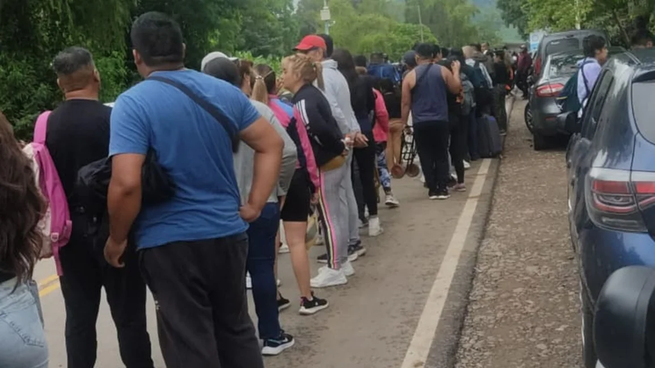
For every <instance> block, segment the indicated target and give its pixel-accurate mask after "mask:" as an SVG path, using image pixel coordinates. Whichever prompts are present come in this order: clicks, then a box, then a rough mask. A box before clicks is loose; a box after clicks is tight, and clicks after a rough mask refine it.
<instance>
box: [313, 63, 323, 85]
mask: <svg viewBox="0 0 655 368" xmlns="http://www.w3.org/2000/svg"><path fill="white" fill-rule="evenodd" d="M313 66H314V70H315V71H316V85H318V88H319V89H320V90H321V91H324V92H325V82H324V81H323V64H321V63H320V62H314V65H313Z"/></svg>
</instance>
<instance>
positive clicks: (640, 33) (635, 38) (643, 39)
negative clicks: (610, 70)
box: [630, 29, 655, 47]
mask: <svg viewBox="0 0 655 368" xmlns="http://www.w3.org/2000/svg"><path fill="white" fill-rule="evenodd" d="M649 42H650V43H651V44H652V43H655V37H653V33H652V32H651V31H649V30H647V29H639V30H637V31H636V32H635V33H634V34H633V35H632V38H631V39H630V45H631V46H633V47H635V46H641V47H646V46H648V43H649Z"/></svg>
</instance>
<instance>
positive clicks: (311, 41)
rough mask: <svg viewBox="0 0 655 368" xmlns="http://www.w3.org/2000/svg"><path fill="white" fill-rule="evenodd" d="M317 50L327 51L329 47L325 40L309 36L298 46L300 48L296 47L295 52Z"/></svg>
mask: <svg viewBox="0 0 655 368" xmlns="http://www.w3.org/2000/svg"><path fill="white" fill-rule="evenodd" d="M316 48H320V49H323V50H327V45H326V44H325V40H324V39H323V38H322V37H320V36H317V35H309V36H305V37H304V38H303V39H302V40H300V43H299V44H298V46H296V47H294V50H298V51H309V50H311V49H316Z"/></svg>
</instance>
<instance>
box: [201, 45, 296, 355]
mask: <svg viewBox="0 0 655 368" xmlns="http://www.w3.org/2000/svg"><path fill="white" fill-rule="evenodd" d="M203 72H204V73H205V74H209V75H211V76H213V77H216V78H218V79H222V80H224V81H226V82H229V83H231V84H233V85H234V86H236V87H238V88H241V89H242V90H243V89H244V88H243V87H244V86H245V87H246V89H247V90H250V82H248V81H247V80H245V78H243V76H242V75H240V73H239V70H238V69H237V66H236V64H235V63H234V62H233V61H231V60H229V59H227V58H225V57H217V58H214V59H212V60H209V61H207V63H206V65H205V66H204V68H203ZM251 102H252V104H253V106H254V107H255V108H256V109H257V111H258V112H259V113H260V114H261V115H262V117H264V118H265V119H266V120H268V121H269V122H270V123H271V125H273V128H275V130H276V131H277V132H278V134H279V135H280V137H282V139H283V141H284V148H283V150H282V167H281V168H280V177H279V181H278V186H277V189H276V190H274V191H273V192H272V193H271V194H270V196H269V198H268V202H267V204H266V206H264V209H263V210H262V213H261V216H260V217H259V218H258V219H257V220H255V221H254V222H251V223H250V226H249V228H248V242H249V246H248V259H247V263H246V270H247V271H248V272H249V273H250V277H251V279H252V295H253V299H254V301H255V311H256V312H257V318H258V331H259V338H260V339H261V340H263V347H262V354H263V355H278V354H280V353H281V352H282V351H284V350H285V349H287V348H290V347H291V346H293V344H294V342H295V340H294V338H293V336H291V335H289V334H287V333H285V332H284V330H282V328H281V327H280V321H279V310H278V301H277V285H276V280H275V270H274V269H275V257H276V247H275V245H276V244H275V242H276V236H277V232H278V227H279V224H280V203H279V200H280V198H282V197H284V196H285V195H286V193H287V191H288V189H289V185H290V184H291V179H292V177H293V173H294V172H295V170H296V162H297V159H298V158H297V155H298V154H297V150H296V145H295V144H294V143H293V141H292V140H291V138H290V137H289V135H288V134H287V132H286V130H285V129H284V128H283V127H282V125H281V124H280V122H279V121H278V120H277V118H276V117H275V114H274V113H273V110H271V109H270V108H269V107H268V106H266V105H265V104H263V103H261V102H258V101H253V100H251ZM254 159H255V152H254V150H253V149H252V148H250V147H248V146H247V145H244V144H240V145H239V148H238V150H237V152H236V153H235V154H234V170H235V174H236V179H237V185H238V187H239V194H240V196H241V201H242V202H244V201H245V200H246V199H247V198H248V196H249V194H250V190H251V188H250V184H251V183H252V178H253V168H254V164H255V161H254ZM244 276H245V275H244Z"/></svg>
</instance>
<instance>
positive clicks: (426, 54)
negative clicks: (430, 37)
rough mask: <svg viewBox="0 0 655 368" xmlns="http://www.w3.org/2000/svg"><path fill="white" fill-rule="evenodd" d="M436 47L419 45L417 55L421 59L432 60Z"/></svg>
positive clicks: (426, 44)
mask: <svg viewBox="0 0 655 368" xmlns="http://www.w3.org/2000/svg"><path fill="white" fill-rule="evenodd" d="M434 46H435V45H431V44H429V43H419V44H418V45H417V46H416V50H415V51H416V55H418V57H419V58H421V59H432V58H433V55H434Z"/></svg>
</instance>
